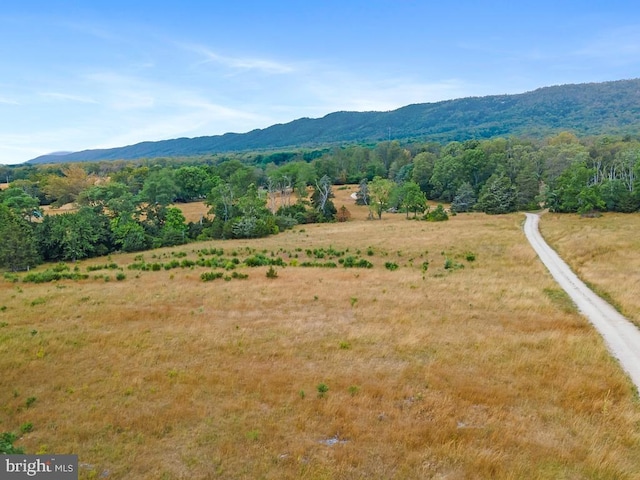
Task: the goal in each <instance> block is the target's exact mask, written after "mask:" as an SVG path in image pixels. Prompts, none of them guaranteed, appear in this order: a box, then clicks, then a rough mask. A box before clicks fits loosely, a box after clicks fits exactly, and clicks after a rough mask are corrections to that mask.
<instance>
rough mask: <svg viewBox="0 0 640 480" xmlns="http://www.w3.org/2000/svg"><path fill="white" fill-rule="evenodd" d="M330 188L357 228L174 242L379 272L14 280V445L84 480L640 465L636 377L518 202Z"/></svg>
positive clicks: (582, 470) (10, 365) (5, 399)
mask: <svg viewBox="0 0 640 480" xmlns="http://www.w3.org/2000/svg"><path fill="white" fill-rule="evenodd" d="M336 193H337V195H344V196H345V198H344V203H345V205H347V206H348V208H349V210H350V211H351V212H352V215H353V217H352V218H353V220H352V221H350V222H347V223H343V224H328V225H306V226H302V227H297V228H296V229H294V230H293V231H288V232H285V233H283V234H281V235H278V236H275V237H270V238H266V239H260V240H243V241H227V242H207V243H203V244H192V245H188V246H183V247H179V248H176V249H173V250H174V251H178V250H180V251H184V252H186V253H187V257H186V258H190V259H196V258H197V250H198V249H200V248H205V247H206V248H211V247H216V248H223V249H224V251H225V256H230V255H231V252H232V251H234V250H235V251H236V253H237V254H238V256H239V257H240V258H244V256H246V255H247V253H246V252H247V248H248V249H250V250H251V249H255V250H256V251H265V252H266V253H265V255H267V256H271V252H273V254H274V256H281V257H282V258H283V259H284V260H285V261H287V262H290V261H291V260H293V259H295V260H297V261H298V262H302V261H304V260H305V259H306V258H307V254H306V250H307V249H309V250H313V249H320V248H322V249H325V250H326V249H328V248H329V247H332V248H333V249H335V250H338V251H346V250H347V249H348V253H346V254H349V255H354V256H355V255H357V256H358V257H359V258H366V259H367V260H369V261H371V262H372V263H373V265H374V267H373V268H371V269H357V268H351V269H346V268H343V267H341V266H338V268H333V269H329V268H303V267H299V266H298V267H294V266H287V267H276V268H277V271H278V277H277V278H275V279H270V278H267V277H266V275H265V273H266V271H267V268H268V267H256V268H248V267H242V266H239V267H238V268H237V271H240V272H242V273H246V274H248V275H249V278H248V279H246V280H235V279H234V280H231V281H224V280H216V281H213V282H202V281H201V280H200V274H201V273H202V272H203V271H207V270H206V269H203V268H200V267H194V268H185V269H172V270H160V271H142V272H136V271H130V270H125V272H126V274H127V279H126V280H124V281H121V282H116V281H111V282H107V283H105V282H104V280H102V279H100V280H94V279H93V277H90V279H89V280H86V281H81V282H66V281H65V282H59V283H57V284H39V285H35V284H23V283H10V282H3V283H0V299H1V300H0V306H4V307H6V308H4V309H3V310H2V311H1V312H0V322H4V324H6V325H4V324H3V325H4V326H3V327H1V328H0V368H1V369H2V372H3V375H2V380H1V383H2V388H0V404H1V405H3V408H2V410H1V411H0V422H1V423H0V425H1V426H0V429H2V430H5V431H7V430H13V431H16V430H18V429H19V427H20V425H21V424H22V423H24V422H28V421H30V422H32V423H33V425H34V429H33V431H32V432H31V433H28V434H25V435H24V436H23V437H22V438H21V439H20V441H19V445H21V446H24V447H25V448H26V450H27V451H28V452H36V451H42V450H46V451H49V452H55V453H77V454H78V455H79V456H80V462H81V463H82V464H83V465H84V467H83V468H82V469H81V472H80V478H95V477H99V476H100V475H105V476H106V477H108V478H113V479H116V478H149V479H152V478H153V479H156V478H189V479H205V478H267V479H268V478H274V479H275V478H278V479H281V478H285V479H286V478H291V479H294V478H296V479H297V478H306V479H319V478H345V479H347V478H348V479H352V478H398V479H400V478H403V479H404V478H449V479H463V478H465V479H466V478H505V479H506V478H509V479H519V478H550V479H551V478H553V479H555V478H605V479H606V478H609V479H614V478H615V479H618V478H628V479H632V478H637V477H638V476H639V475H640V455H638V452H639V451H640V433H639V432H638V429H637V425H638V424H639V422H640V412H639V410H638V402H637V397H636V396H635V394H634V392H633V389H632V386H631V384H630V382H629V380H628V379H627V378H626V377H625V376H624V375H623V373H622V372H621V370H620V369H619V368H618V366H617V365H616V363H615V362H614V361H613V360H611V359H610V358H609V357H608V355H607V353H606V350H605V348H604V346H603V344H602V341H601V340H600V338H599V337H598V336H597V334H596V333H594V331H593V330H592V329H591V328H590V327H589V325H588V323H587V322H586V321H585V320H584V319H583V318H581V317H580V316H578V315H577V314H576V313H575V311H573V310H571V309H570V308H566V305H564V304H563V303H562V302H560V303H559V300H558V298H557V297H558V295H557V292H556V293H554V292H555V290H554V289H557V286H556V285H555V284H554V282H553V281H552V279H551V278H550V276H549V275H548V274H547V273H546V271H545V269H544V267H543V266H542V265H541V264H540V262H539V261H538V260H537V259H536V257H535V254H534V253H533V251H532V250H531V248H530V247H528V245H527V243H526V239H525V237H524V234H523V233H522V231H521V224H522V221H523V217H522V216H520V215H505V216H495V217H489V216H485V215H482V214H469V215H458V216H456V217H453V218H452V219H451V220H450V221H449V222H442V223H426V222H416V221H407V220H405V219H404V216H403V215H388V216H383V220H382V221H367V220H365V219H366V210H365V209H362V208H361V207H356V206H354V205H353V204H352V203H353V202H352V201H351V203H349V204H347V203H346V202H347V201H348V193H349V191H348V190H339V191H337V192H336ZM341 204H342V202H340V200H338V201H336V205H337V206H338V207H339V206H340V205H341ZM547 224H548V223H547V219H543V226H545V228H546V225H547ZM545 233H546V234H547V236H548V235H549V234H548V232H547V231H546V230H545ZM369 250H371V252H372V255H369V254H368V251H369ZM171 251H172V250H166V249H165V250H157V251H154V252H146V253H145V254H144V257H145V259H146V261H148V262H151V261H156V260H157V261H165V260H163V259H166V258H171ZM638 251H640V249H638V248H635V250H634V251H632V252H631V253H629V252H628V255H635V256H636V257H638V256H639V255H638ZM470 253H473V254H474V257H475V258H474V260H468V258H470V257H469V254H470ZM346 254H345V255H346ZM295 255H298V258H296V257H295ZM153 256H155V259H154V258H152V257H153ZM446 259H450V260H451V261H452V262H453V264H455V265H458V267H457V268H451V269H445V268H444V265H445V261H446ZM111 260H112V261H113V262H115V263H117V264H118V265H120V266H122V267H126V266H127V265H129V264H131V263H133V261H134V255H114V256H112V259H111ZM336 261H337V260H336ZM386 262H394V263H396V264H398V266H399V268H398V269H397V270H395V271H389V270H388V269H386V268H385V267H384V264H385V263H386ZM425 262H428V268H427V269H426V271H425V270H423V264H424V263H425ZM100 263H105V262H104V259H94V260H92V261H91V262H89V261H87V262H84V263H80V264H79V265H80V268H81V270H84V269H85V268H86V266H87V265H89V264H100ZM585 265H586V263H585ZM461 266H462V267H461ZM550 292H551V293H550ZM34 299H41V300H40V301H38V302H33V301H34ZM34 303H35V304H34ZM34 331H35V332H36V333H33V332H34ZM320 384H325V385H326V386H328V391H327V392H326V393H324V394H323V395H320V394H319V391H318V387H319V385H320ZM29 397H35V398H36V400H35V402H33V404H32V405H31V406H30V407H27V406H26V401H27V399H28V398H29Z"/></svg>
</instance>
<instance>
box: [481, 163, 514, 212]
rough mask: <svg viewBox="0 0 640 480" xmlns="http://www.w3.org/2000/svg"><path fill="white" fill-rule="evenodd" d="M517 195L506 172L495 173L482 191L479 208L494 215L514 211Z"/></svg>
mask: <svg viewBox="0 0 640 480" xmlns="http://www.w3.org/2000/svg"><path fill="white" fill-rule="evenodd" d="M517 195H518V193H517V189H516V187H515V186H514V185H513V184H512V183H511V180H510V179H509V177H507V176H506V175H505V174H504V173H494V174H493V175H491V177H489V180H487V183H486V184H485V186H484V187H483V188H482V191H481V192H480V196H479V198H478V204H477V208H478V209H479V210H481V211H483V212H485V213H489V214H492V215H496V214H501V213H509V212H514V211H515V210H516V203H517Z"/></svg>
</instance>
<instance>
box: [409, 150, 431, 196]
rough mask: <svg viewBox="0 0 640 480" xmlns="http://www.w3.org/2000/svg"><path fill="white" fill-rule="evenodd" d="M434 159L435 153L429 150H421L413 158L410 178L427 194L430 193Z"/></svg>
mask: <svg viewBox="0 0 640 480" xmlns="http://www.w3.org/2000/svg"><path fill="white" fill-rule="evenodd" d="M436 159H437V157H436V155H435V154H433V153H431V152H421V153H419V154H418V155H416V156H415V158H414V159H413V171H412V172H411V180H413V181H414V182H415V183H417V184H418V185H420V190H422V191H423V192H425V193H426V194H427V196H429V195H430V194H431V183H430V180H431V176H432V175H433V166H434V164H435V162H436Z"/></svg>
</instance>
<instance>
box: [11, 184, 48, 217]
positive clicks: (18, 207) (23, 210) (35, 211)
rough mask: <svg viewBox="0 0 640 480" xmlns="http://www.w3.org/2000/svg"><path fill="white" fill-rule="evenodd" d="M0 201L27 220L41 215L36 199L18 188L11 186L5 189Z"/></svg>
mask: <svg viewBox="0 0 640 480" xmlns="http://www.w3.org/2000/svg"><path fill="white" fill-rule="evenodd" d="M2 203H3V204H4V205H6V206H7V207H9V208H10V209H11V210H13V211H14V212H16V213H17V214H18V215H19V216H20V217H21V218H24V219H25V220H27V221H29V222H31V220H32V219H33V218H34V217H36V218H41V217H42V210H41V209H40V202H39V201H38V199H37V198H34V197H32V196H31V195H29V194H27V193H26V192H25V191H24V190H22V189H20V188H16V187H11V188H8V189H7V190H5V191H4V192H3V195H2Z"/></svg>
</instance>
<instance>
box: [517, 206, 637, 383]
mask: <svg viewBox="0 0 640 480" xmlns="http://www.w3.org/2000/svg"><path fill="white" fill-rule="evenodd" d="M526 216H527V219H526V221H525V224H524V233H525V235H526V236H527V239H528V240H529V243H531V246H532V247H533V249H534V250H535V251H536V253H537V254H538V257H540V260H541V261H542V263H543V264H544V265H545V266H546V267H547V269H548V270H549V272H550V273H551V275H552V276H553V278H554V279H555V280H556V282H558V284H559V285H560V286H561V287H562V288H563V289H564V291H565V292H567V294H568V295H569V296H570V297H571V299H572V300H573V302H574V303H575V304H576V306H577V307H578V310H580V313H582V314H583V315H584V316H585V317H587V319H588V320H589V321H590V322H591V324H592V325H593V326H594V327H595V328H596V330H597V331H598V332H599V333H600V335H601V336H602V337H603V338H604V341H605V343H606V345H607V347H608V349H609V352H610V353H611V354H612V355H613V356H614V357H615V358H617V359H618V361H619V362H620V365H621V366H622V368H623V369H624V371H625V372H627V374H628V375H629V377H630V378H631V381H632V382H633V383H634V385H635V386H636V389H637V390H638V391H639V392H640V330H639V329H638V328H637V327H636V326H635V325H633V324H632V323H631V322H630V321H629V320H627V319H626V318H625V317H623V316H622V315H621V314H620V313H618V311H617V310H616V309H615V308H613V307H612V306H611V305H609V304H608V303H607V302H605V301H604V300H603V299H601V298H600V297H599V296H598V295H596V294H595V293H594V292H593V291H592V290H591V289H589V287H587V286H586V285H585V284H584V282H582V281H581V280H580V279H579V278H578V277H577V276H576V274H575V273H573V272H572V271H571V269H570V268H569V266H568V265H567V264H566V263H565V262H564V261H563V260H562V259H561V258H560V256H559V255H558V254H557V253H556V252H555V251H554V250H553V249H552V248H551V247H550V246H549V245H548V244H547V243H546V242H545V241H544V239H543V238H542V235H540V231H539V230H538V222H539V220H540V216H539V215H537V214H535V213H527V214H526Z"/></svg>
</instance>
